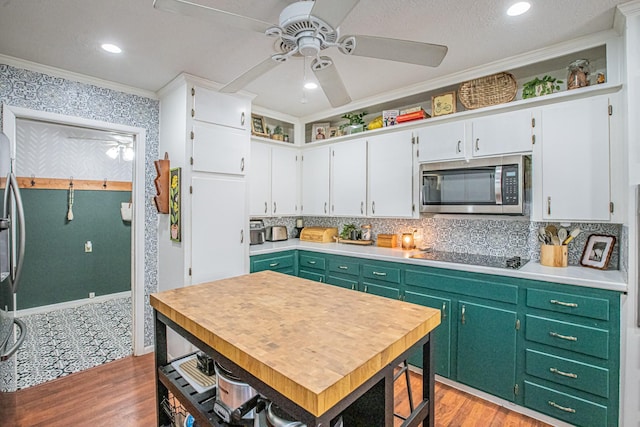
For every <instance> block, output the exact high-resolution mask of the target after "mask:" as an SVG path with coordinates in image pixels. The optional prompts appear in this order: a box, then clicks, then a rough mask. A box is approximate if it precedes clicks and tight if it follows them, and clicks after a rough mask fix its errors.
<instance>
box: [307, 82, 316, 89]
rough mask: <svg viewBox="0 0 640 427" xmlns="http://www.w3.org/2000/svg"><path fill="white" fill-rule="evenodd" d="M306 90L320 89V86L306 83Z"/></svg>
mask: <svg viewBox="0 0 640 427" xmlns="http://www.w3.org/2000/svg"><path fill="white" fill-rule="evenodd" d="M304 88H305V89H318V84H317V83H316V82H305V84H304Z"/></svg>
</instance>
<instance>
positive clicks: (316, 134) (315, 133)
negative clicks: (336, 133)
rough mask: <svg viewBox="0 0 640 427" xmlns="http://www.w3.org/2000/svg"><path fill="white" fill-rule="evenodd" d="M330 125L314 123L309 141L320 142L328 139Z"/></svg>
mask: <svg viewBox="0 0 640 427" xmlns="http://www.w3.org/2000/svg"><path fill="white" fill-rule="evenodd" d="M330 127H331V124H330V123H314V124H313V125H312V126H311V141H322V140H325V139H327V138H329V128H330Z"/></svg>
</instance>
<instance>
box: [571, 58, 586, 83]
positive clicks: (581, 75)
mask: <svg viewBox="0 0 640 427" xmlns="http://www.w3.org/2000/svg"><path fill="white" fill-rule="evenodd" d="M567 70H568V71H569V75H568V76H567V90H571V89H578V88H581V87H585V86H588V85H589V60H587V59H578V60H576V61H573V62H572V63H571V64H569V67H567Z"/></svg>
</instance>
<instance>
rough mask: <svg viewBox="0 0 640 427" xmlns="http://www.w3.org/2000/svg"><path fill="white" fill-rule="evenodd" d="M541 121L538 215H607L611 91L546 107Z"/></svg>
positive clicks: (546, 218)
mask: <svg viewBox="0 0 640 427" xmlns="http://www.w3.org/2000/svg"><path fill="white" fill-rule="evenodd" d="M541 121H542V126H541V141H540V143H538V142H536V144H535V145H534V155H533V164H534V183H533V185H534V189H535V191H534V196H533V197H534V200H533V202H534V207H533V219H534V220H538V221H557V220H565V221H608V220H609V219H610V201H611V199H610V179H609V100H608V97H607V96H597V97H592V98H585V99H578V100H575V101H568V102H563V103H560V104H554V105H549V106H545V107H542V108H541Z"/></svg>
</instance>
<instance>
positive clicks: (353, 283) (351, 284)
mask: <svg viewBox="0 0 640 427" xmlns="http://www.w3.org/2000/svg"><path fill="white" fill-rule="evenodd" d="M327 283H328V284H330V285H335V286H340V287H341V288H345V289H351V290H354V291H355V290H357V289H358V278H357V277H356V278H355V279H353V278H345V277H338V276H336V275H334V274H331V273H329V275H328V276H327Z"/></svg>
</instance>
